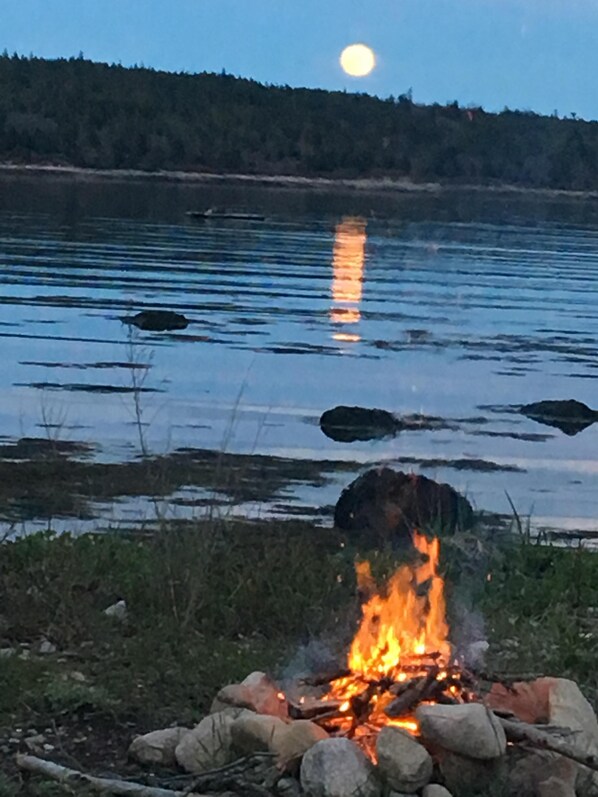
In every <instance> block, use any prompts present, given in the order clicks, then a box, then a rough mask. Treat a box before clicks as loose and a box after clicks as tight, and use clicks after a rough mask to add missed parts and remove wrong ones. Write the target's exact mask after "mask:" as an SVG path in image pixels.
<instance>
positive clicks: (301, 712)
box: [289, 700, 344, 722]
mask: <svg viewBox="0 0 598 797" xmlns="http://www.w3.org/2000/svg"><path fill="white" fill-rule="evenodd" d="M343 702H344V701H343V700H310V701H309V703H306V704H305V705H303V704H300V703H291V702H290V701H289V717H290V718H291V719H293V720H313V721H314V722H317V721H318V719H323V718H327V719H328V718H330V717H334V716H337V715H339V716H340V713H341V712H340V707H341V706H342V705H343Z"/></svg>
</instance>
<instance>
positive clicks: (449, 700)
mask: <svg viewBox="0 0 598 797" xmlns="http://www.w3.org/2000/svg"><path fill="white" fill-rule="evenodd" d="M413 544H414V547H415V548H416V550H417V551H418V553H419V561H418V562H417V563H415V564H413V565H411V564H405V565H403V566H401V567H400V568H399V569H398V570H397V571H396V572H395V573H394V574H393V575H392V577H391V578H390V579H389V581H388V583H387V584H386V587H385V588H384V589H383V590H382V591H378V589H377V586H376V583H375V581H374V579H373V577H372V573H371V568H370V564H369V562H361V563H359V564H358V565H357V583H358V588H359V592H360V594H361V595H363V596H365V602H364V604H363V606H362V618H361V622H360V625H359V629H358V631H357V633H356V635H355V637H354V639H353V642H352V644H351V648H350V651H349V655H348V658H347V667H346V669H343V670H341V671H339V672H334V673H329V674H326V673H323V674H321V675H316V676H314V677H308V678H304V679H303V680H302V684H303V685H307V686H323V685H328V692H327V694H326V695H324V696H323V697H321V698H320V699H317V700H316V699H314V698H300V700H299V702H298V703H291V704H290V705H289V715H290V716H291V717H293V718H295V719H311V720H312V721H314V722H316V723H318V724H319V725H321V726H323V727H325V728H326V730H328V731H329V732H331V733H333V734H334V735H341V736H346V737H348V738H351V739H354V740H355V741H356V742H357V743H358V744H359V745H360V746H361V747H362V748H363V749H364V750H365V751H366V752H367V753H368V755H369V756H370V758H372V759H374V760H375V742H376V737H377V734H378V732H379V731H380V730H381V728H383V727H385V726H395V727H400V728H404V729H406V730H408V731H410V732H412V733H414V734H417V731H418V724H417V721H416V720H415V716H414V712H415V709H416V708H417V706H418V705H420V704H422V703H442V704H458V703H464V702H470V701H471V700H472V698H473V694H472V691H471V690H472V687H473V685H474V678H473V676H472V675H471V674H470V673H468V672H467V671H466V670H464V668H463V667H462V666H461V665H460V664H459V663H458V662H457V661H456V660H455V658H454V656H453V653H452V649H451V645H450V643H449V641H448V625H447V622H446V616H445V599H444V581H443V579H442V577H441V576H440V575H439V573H438V559H439V551H440V545H439V541H438V539H433V540H428V539H427V538H426V537H425V536H424V535H422V534H418V533H417V532H416V533H415V534H414V537H413Z"/></svg>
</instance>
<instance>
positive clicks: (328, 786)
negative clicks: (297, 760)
mask: <svg viewBox="0 0 598 797" xmlns="http://www.w3.org/2000/svg"><path fill="white" fill-rule="evenodd" d="M301 788H302V789H303V791H304V792H305V794H306V795H307V797H380V796H381V794H382V788H381V785H380V782H379V780H378V777H377V774H376V770H375V769H374V766H373V764H372V762H371V761H370V760H369V758H368V757H367V756H366V755H365V753H363V752H362V751H361V750H360V749H359V747H357V745H356V744H354V743H353V742H352V741H351V740H350V739H323V740H322V741H321V742H318V743H317V744H315V745H314V746H313V747H312V748H311V749H310V750H308V751H307V753H306V754H305V755H304V756H303V761H302V762H301Z"/></svg>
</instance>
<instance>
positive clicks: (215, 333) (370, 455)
mask: <svg viewBox="0 0 598 797" xmlns="http://www.w3.org/2000/svg"><path fill="white" fill-rule="evenodd" d="M211 205H218V206H224V207H233V208H235V209H241V210H248V211H252V212H260V213H264V214H265V215H266V216H267V221H266V222H264V223H245V222H230V221H216V220H211V221H209V222H196V221H191V220H188V219H187V218H186V217H185V211H186V210H189V209H193V208H199V209H204V208H206V207H209V206H211ZM0 283H1V287H0V302H1V304H0V340H1V345H2V355H3V356H2V369H1V370H0V436H1V437H2V438H3V440H4V441H12V440H16V439H18V438H20V437H23V436H30V437H32V436H43V435H44V434H45V433H46V431H47V429H48V427H49V429H50V430H56V429H57V428H58V427H59V428H60V434H61V436H62V437H63V438H65V439H68V440H73V441H74V440H77V441H80V440H82V441H87V442H90V443H92V444H94V446H97V450H96V454H95V456H96V457H97V458H98V459H101V460H103V461H122V460H126V459H130V458H133V457H135V456H137V455H138V453H139V438H138V428H137V424H136V422H135V407H134V401H133V398H132V394H131V393H130V392H126V391H127V390H128V389H130V388H131V386H132V385H134V384H135V380H137V382H136V383H137V384H138V385H139V384H140V385H141V387H143V388H144V392H142V393H141V394H140V397H141V398H140V400H141V410H142V413H143V420H144V421H145V422H147V426H146V427H145V434H146V439H147V444H148V446H149V447H150V449H151V450H152V451H154V452H157V453H165V452H167V451H172V450H174V449H176V448H178V447H181V446H192V447H198V448H213V449H219V448H221V447H222V446H225V447H226V449H227V450H228V451H232V452H239V453H253V452H255V453H266V454H276V455H282V456H287V457H291V458H297V459H313V460H324V459H334V460H347V461H350V462H354V463H355V466H354V471H355V473H358V472H359V470H360V468H363V467H364V466H365V465H366V464H371V463H380V462H388V463H390V464H392V463H398V465H397V466H398V467H401V468H402V469H405V468H406V467H408V468H410V469H413V470H415V471H418V472H423V473H425V474H426V475H428V476H430V477H432V478H435V479H437V480H439V481H447V482H449V483H450V484H452V485H453V486H454V487H456V488H457V489H459V490H462V491H463V492H465V493H466V494H467V495H468V497H469V498H470V500H471V501H472V502H473V503H474V504H475V506H477V507H478V508H481V509H485V510H490V511H496V512H499V513H508V512H509V511H510V508H509V503H508V499H507V496H506V493H508V495H509V496H510V498H511V500H512V501H513V503H514V505H515V506H516V507H517V510H518V511H519V512H520V513H521V514H528V513H531V515H532V517H533V519H534V523H535V524H536V525H538V526H548V527H552V528H557V529H571V530H576V529H582V530H590V531H596V532H598V424H595V425H593V426H591V427H589V428H587V429H586V430H584V431H583V432H581V433H579V434H577V435H575V436H567V435H565V434H564V433H562V432H561V431H559V430H558V429H555V428H551V427H548V426H542V425H540V424H538V423H535V422H534V421H532V420H529V419H527V418H525V417H524V416H522V415H520V414H517V413H515V412H513V408H512V405H519V404H523V403H526V402H530V401H536V400H541V399H548V398H551V399H559V398H560V399H566V398H575V399H577V400H579V401H583V402H585V403H586V404H588V405H589V406H591V407H594V408H598V395H597V390H596V387H597V382H596V380H597V379H598V312H597V311H596V296H597V291H598V207H596V206H595V204H594V203H592V201H591V200H590V201H585V202H582V201H580V200H576V201H572V200H568V201H563V200H560V201H557V200H551V201H548V200H539V199H530V198H527V199H526V198H513V197H506V198H504V197H503V198H502V199H501V198H496V197H495V198H492V197H483V196H467V195H465V194H455V195H452V196H451V195H443V196H431V195H424V196H418V195H403V196H397V195H394V196H391V195H389V194H380V195H378V196H376V195H366V194H362V193H356V192H353V193H351V192H345V193H344V194H343V193H331V192H329V193H324V192H321V191H319V192H315V191H307V190H302V191H290V190H282V189H265V188H257V187H252V188H242V189H240V188H231V187H223V186H220V187H216V186H214V187H201V186H188V185H180V184H166V183H164V184H160V183H132V182H129V183H126V182H122V183H120V182H90V181H83V180H77V179H73V178H69V179H54V178H51V179H50V178H43V179H42V178H30V177H27V178H26V177H18V178H17V177H2V178H0ZM148 308H167V309H172V310H176V311H178V312H181V313H184V314H185V315H186V316H187V317H188V318H189V319H190V324H189V326H188V327H187V328H186V329H185V330H183V331H177V332H163V333H152V332H140V331H137V330H135V331H134V334H131V328H130V327H129V326H127V325H126V324H123V323H122V322H121V319H122V317H123V316H126V315H128V314H131V313H135V312H137V311H139V310H143V309H148ZM131 362H133V363H134V364H135V365H137V366H148V367H146V368H142V367H137V368H131V366H130V363H131ZM139 380H141V382H140V381H139ZM337 404H349V405H353V404H356V405H361V406H365V407H381V408H384V409H388V410H390V411H392V412H396V413H399V414H403V413H424V414H427V415H435V416H441V417H442V418H444V419H447V420H449V421H453V422H454V423H453V424H452V425H451V428H449V429H444V430H437V431H412V432H406V433H402V434H400V435H398V436H397V437H395V438H393V439H386V440H378V441H374V442H356V443H352V444H342V443H335V442H333V441H332V440H330V439H328V438H327V437H325V436H324V435H323V433H322V432H321V431H320V428H319V426H318V423H317V421H318V418H319V416H320V414H321V413H322V412H323V411H324V410H326V409H328V408H330V407H333V406H335V405H337ZM489 463H490V464H489ZM351 478H352V476H351V474H350V473H346V472H345V473H343V474H340V475H339V476H338V477H331V478H330V480H329V483H328V485H327V486H324V487H319V488H317V489H315V488H313V487H311V488H310V487H309V486H306V487H305V488H304V489H302V488H301V487H297V486H296V487H294V488H293V489H289V490H287V491H286V493H285V494H284V495H283V496H279V498H280V500H281V501H282V500H283V499H284V502H285V503H286V504H289V505H291V506H293V505H294V506H295V507H301V506H303V505H306V506H307V505H309V506H311V507H319V506H325V505H330V504H334V502H335V501H336V498H337V497H338V493H339V490H340V488H341V487H342V486H343V485H345V484H346V483H348V482H349V481H350V480H351ZM136 506H137V505H136V504H130V503H129V504H126V502H123V505H122V506H121V507H120V508H119V506H118V505H115V504H114V503H112V504H111V505H110V506H104V507H102V506H99V508H98V511H97V515H98V517H96V518H95V519H94V520H93V521H92V524H96V525H97V524H101V523H102V522H104V521H105V520H106V518H109V519H110V520H112V521H118V520H119V518H126V519H128V520H130V519H131V517H132V516H133V515H134V513H135V511H137V509H136ZM251 511H253V512H263V513H267V512H268V507H255V506H254V507H252V508H251ZM64 522H67V521H64ZM69 522H71V521H69ZM72 522H74V521H72ZM72 522H71V523H72ZM87 523H88V524H89V521H87ZM55 525H56V524H55Z"/></svg>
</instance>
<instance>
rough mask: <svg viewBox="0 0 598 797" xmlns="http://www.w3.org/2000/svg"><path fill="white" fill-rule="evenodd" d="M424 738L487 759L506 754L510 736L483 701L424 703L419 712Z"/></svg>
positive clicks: (455, 751)
mask: <svg viewBox="0 0 598 797" xmlns="http://www.w3.org/2000/svg"><path fill="white" fill-rule="evenodd" d="M415 717H416V719H417V721H418V723H419V730H420V734H421V736H422V739H424V741H428V742H433V743H434V744H437V745H439V746H440V747H443V748H444V749H445V750H450V751H452V752H454V753H459V754H461V755H464V756H468V757H469V758H476V759H481V760H483V761H487V760H490V759H492V758H498V757H499V756H501V755H504V753H505V752H506V749H507V739H506V737H505V732H504V730H503V727H502V725H501V724H500V722H499V721H498V719H497V718H496V717H495V716H494V714H493V713H492V712H491V711H490V710H489V709H487V708H486V707H485V706H483V705H482V704H481V703H468V704H464V705H459V706H442V705H430V706H427V705H423V706H419V707H418V709H417V711H416V712H415Z"/></svg>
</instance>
